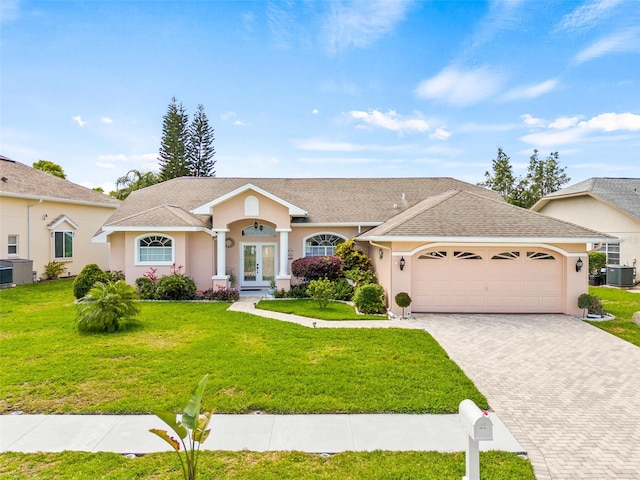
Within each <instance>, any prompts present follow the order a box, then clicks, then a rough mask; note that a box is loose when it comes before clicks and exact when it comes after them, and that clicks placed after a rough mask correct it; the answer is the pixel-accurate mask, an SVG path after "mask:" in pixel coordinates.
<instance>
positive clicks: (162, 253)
mask: <svg viewBox="0 0 640 480" xmlns="http://www.w3.org/2000/svg"><path fill="white" fill-rule="evenodd" d="M173 247H174V245H173V239H172V238H171V237H168V236H166V235H161V234H152V235H143V236H141V237H138V238H137V240H136V254H137V263H141V264H150V265H171V264H172V263H174V256H173Z"/></svg>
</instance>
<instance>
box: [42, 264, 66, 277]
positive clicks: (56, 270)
mask: <svg viewBox="0 0 640 480" xmlns="http://www.w3.org/2000/svg"><path fill="white" fill-rule="evenodd" d="M66 271H67V264H66V262H57V261H56V260H53V261H51V262H49V263H47V264H46V265H45V266H44V274H45V275H46V276H47V278H48V279H49V280H55V279H57V278H59V277H60V275H62V274H63V273H64V272H66Z"/></svg>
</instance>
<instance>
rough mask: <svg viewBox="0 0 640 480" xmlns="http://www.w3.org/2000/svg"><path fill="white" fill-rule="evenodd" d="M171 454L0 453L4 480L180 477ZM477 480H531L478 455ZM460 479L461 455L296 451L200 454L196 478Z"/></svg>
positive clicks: (509, 464)
mask: <svg viewBox="0 0 640 480" xmlns="http://www.w3.org/2000/svg"><path fill="white" fill-rule="evenodd" d="M178 468H179V467H178V460H177V458H175V454H173V453H156V454H150V455H145V456H142V457H137V458H134V459H128V458H126V457H124V456H122V455H118V454H115V453H80V452H63V453H38V454H16V453H5V454H0V476H1V477H2V478H7V479H56V480H64V479H68V480H72V479H73V480H75V479H78V478H91V479H106V478H108V479H110V480H129V479H131V478H163V479H165V478H167V479H168V478H174V479H179V478H182V475H181V473H180V472H179V471H178ZM480 468H481V472H482V478H483V480H503V479H518V480H529V479H531V480H534V479H535V476H534V474H533V469H532V467H531V464H530V463H529V462H528V461H526V460H524V459H522V458H520V457H518V456H517V455H515V454H510V453H505V452H481V453H480ZM464 474H465V458H464V453H436V452H381V451H376V452H346V453H340V454H336V455H333V456H330V457H321V456H320V455H314V454H307V453H300V452H264V453H257V452H206V451H205V452H202V453H201V457H200V462H199V467H198V477H199V478H203V479H204V478H219V479H244V480H253V479H257V478H259V479H261V480H281V479H296V480H305V479H315V480H320V479H331V480H333V479H338V478H339V479H345V480H355V479H362V480H373V479H380V480H400V479H404V480H410V479H421V480H449V479H451V480H453V479H460V478H462V477H463V476H464Z"/></svg>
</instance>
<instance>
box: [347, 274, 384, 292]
mask: <svg viewBox="0 0 640 480" xmlns="http://www.w3.org/2000/svg"><path fill="white" fill-rule="evenodd" d="M344 276H345V278H348V279H349V280H351V281H353V282H354V283H355V284H356V288H358V287H361V286H362V285H369V284H370V283H378V277H376V273H375V272H373V271H372V270H348V271H346V272H344Z"/></svg>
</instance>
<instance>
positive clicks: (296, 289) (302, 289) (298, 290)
mask: <svg viewBox="0 0 640 480" xmlns="http://www.w3.org/2000/svg"><path fill="white" fill-rule="evenodd" d="M308 286H309V284H308V283H298V284H297V285H292V286H291V290H289V295H288V296H289V297H290V298H307V297H309V294H308V293H307V287H308Z"/></svg>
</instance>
